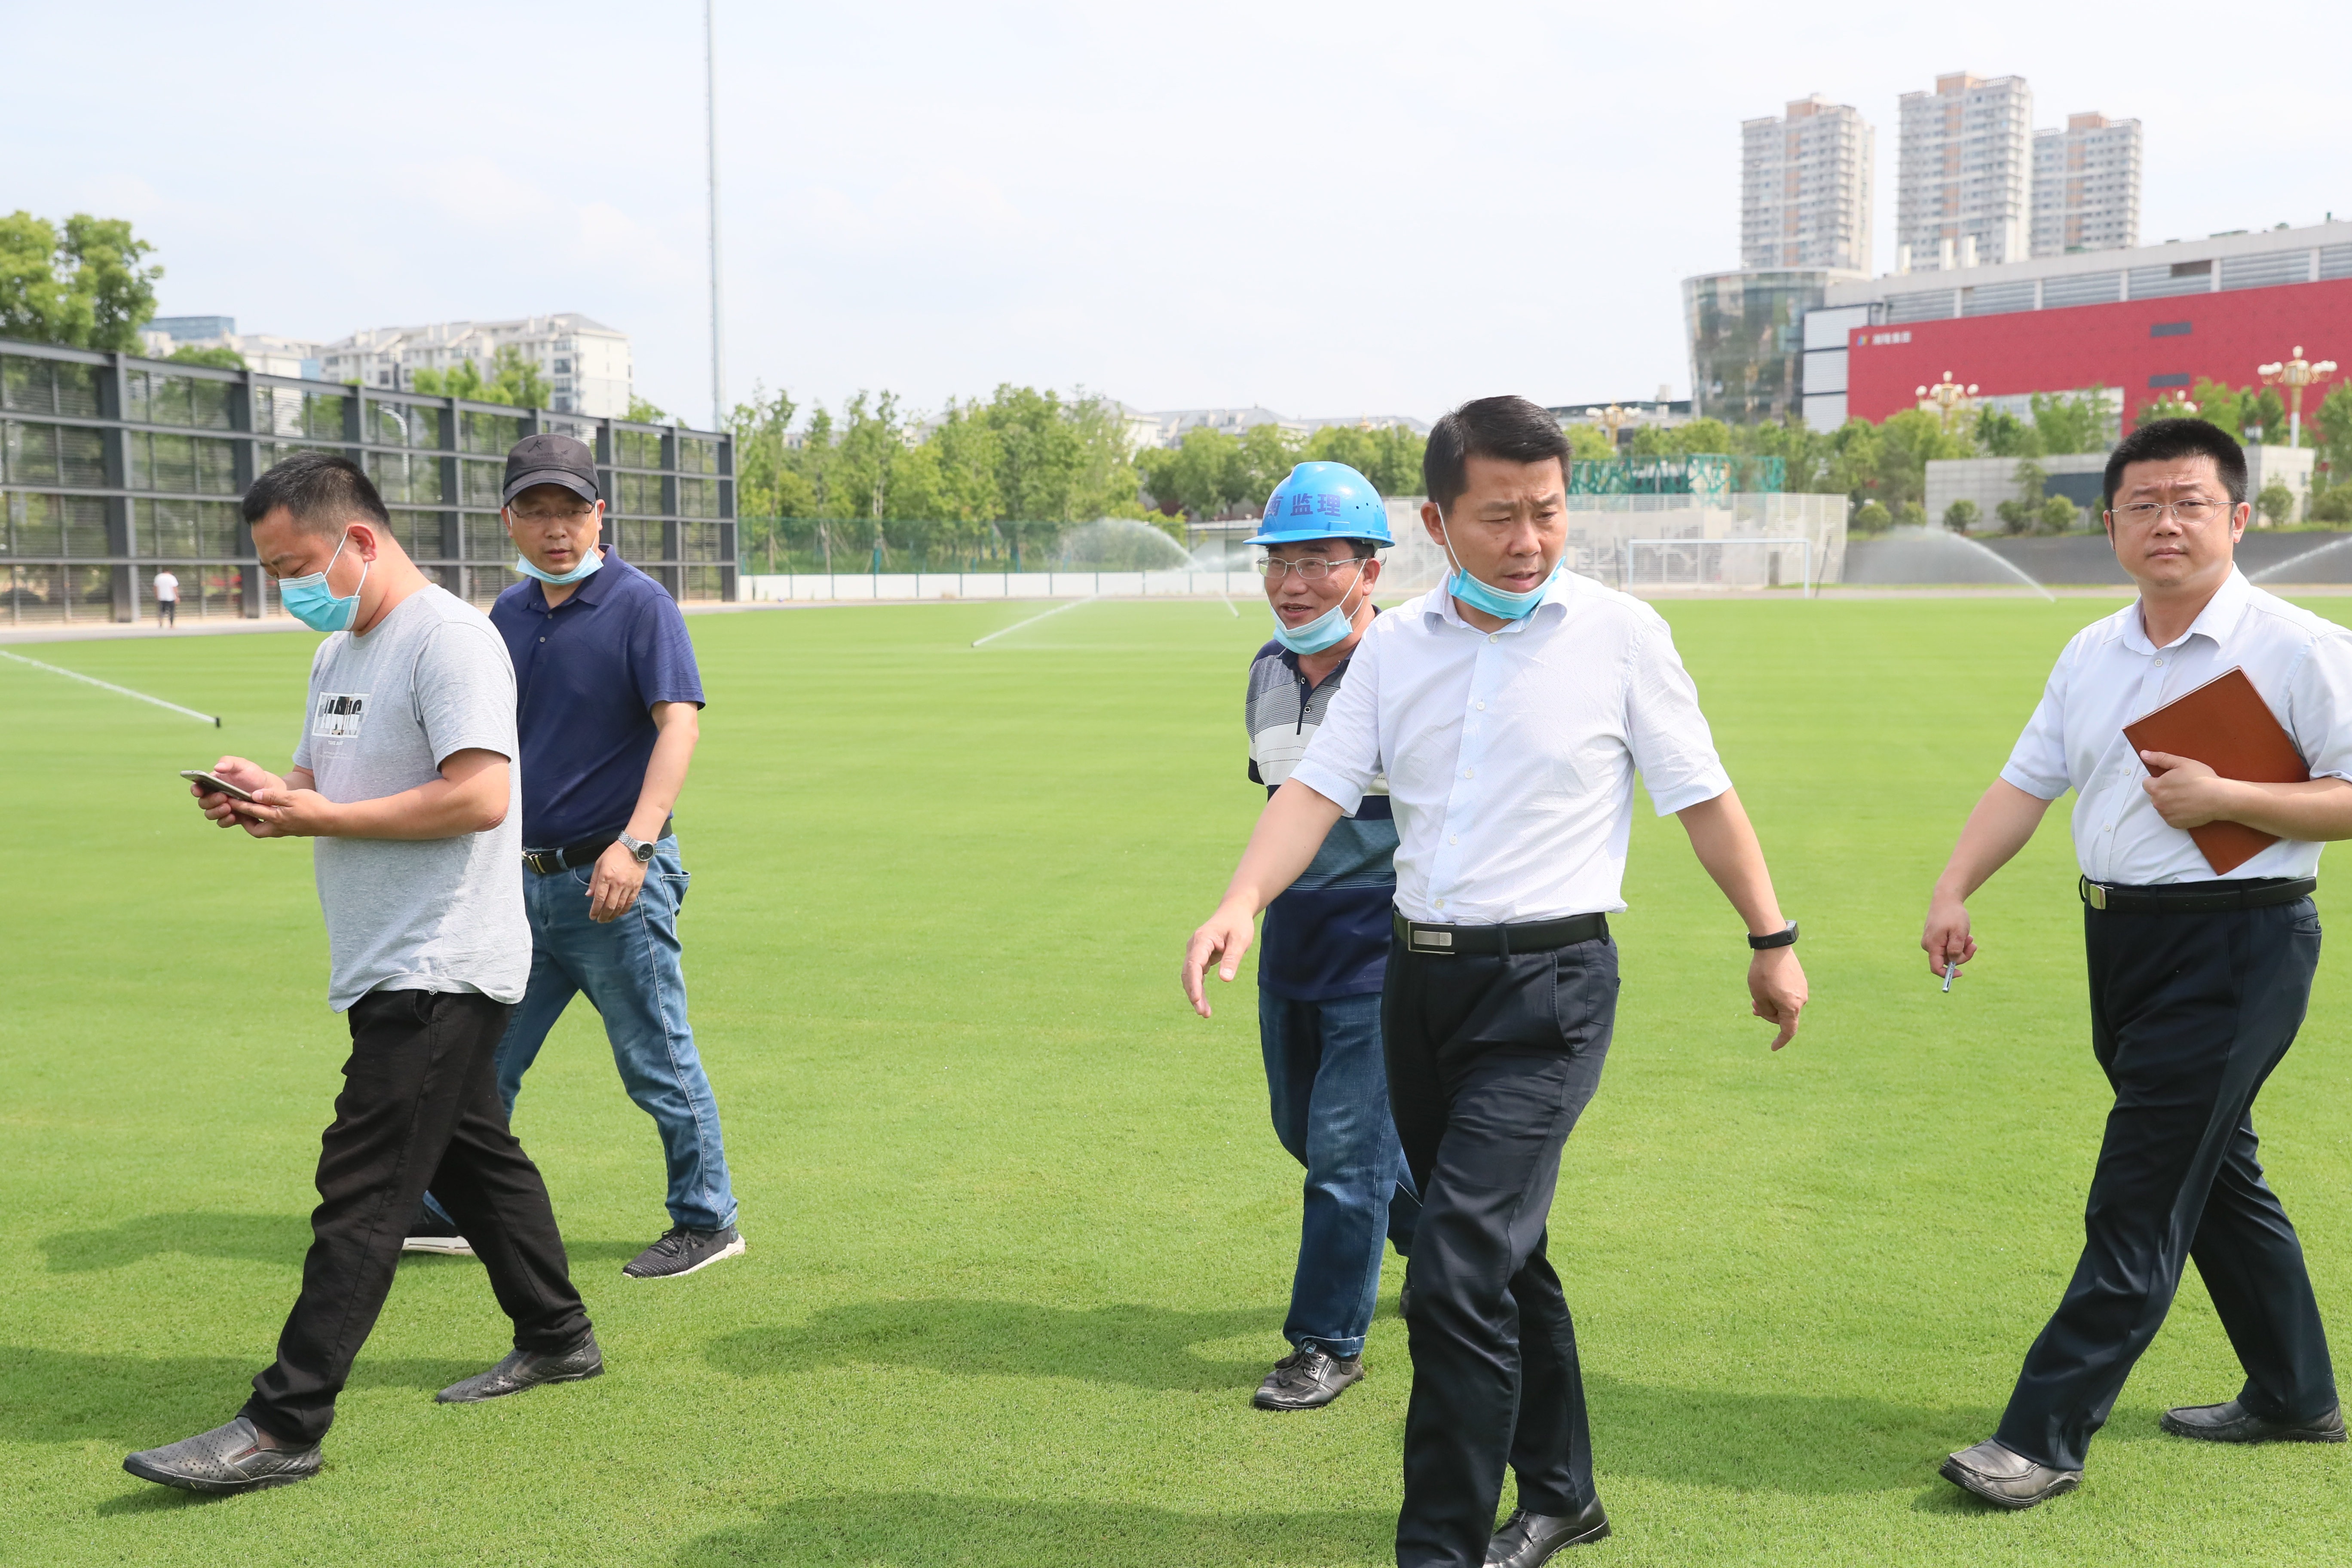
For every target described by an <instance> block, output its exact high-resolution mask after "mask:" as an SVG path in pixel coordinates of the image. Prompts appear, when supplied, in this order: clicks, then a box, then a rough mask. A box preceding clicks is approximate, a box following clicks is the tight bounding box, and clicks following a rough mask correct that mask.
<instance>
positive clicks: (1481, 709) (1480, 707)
mask: <svg viewBox="0 0 2352 1568" xmlns="http://www.w3.org/2000/svg"><path fill="white" fill-rule="evenodd" d="M1478 711H1479V712H1481V713H1484V712H1485V711H1486V704H1485V703H1484V702H1481V703H1479V704H1478Z"/></svg>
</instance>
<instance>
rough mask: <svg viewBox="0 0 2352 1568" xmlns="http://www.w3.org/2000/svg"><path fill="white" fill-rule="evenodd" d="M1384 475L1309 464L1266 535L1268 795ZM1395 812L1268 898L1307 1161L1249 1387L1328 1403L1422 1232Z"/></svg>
mask: <svg viewBox="0 0 2352 1568" xmlns="http://www.w3.org/2000/svg"><path fill="white" fill-rule="evenodd" d="M1249 542H1250V543H1252V544H1258V545H1263V546H1265V560H1263V561H1261V562H1260V563H1258V566H1259V569H1260V570H1261V571H1262V572H1263V573H1264V574H1265V596H1266V600H1267V603H1268V605H1269V606H1270V607H1271V608H1272V609H1273V611H1274V640H1273V641H1271V642H1269V643H1267V644H1266V645H1265V647H1262V648H1260V649H1258V651H1257V658H1255V660H1254V661H1253V662H1252V663H1251V665H1250V673H1249V695H1248V697H1247V699H1246V708H1245V711H1246V715H1247V722H1248V726H1249V753H1250V765H1249V776H1250V782H1252V783H1253V784H1264V785H1265V788H1266V792H1267V793H1268V794H1269V795H1271V794H1272V793H1273V792H1274V791H1275V790H1276V789H1278V788H1280V787H1281V785H1282V784H1283V781H1284V780H1286V779H1287V778H1289V777H1290V770H1291V769H1292V767H1294V766H1295V765H1297V762H1298V759H1299V758H1300V757H1302V756H1304V755H1305V754H1306V752H1307V742H1309V741H1310V740H1312V739H1314V737H1315V730H1316V726H1317V725H1318V724H1320V723H1321V722H1322V721H1323V715H1324V713H1325V712H1326V711H1327V710H1328V709H1329V708H1330V706H1331V700H1332V699H1333V698H1334V697H1336V696H1338V695H1339V683H1340V681H1341V680H1342V679H1344V678H1345V676H1346V675H1347V671H1348V659H1349V656H1350V655H1351V654H1353V653H1354V652H1355V650H1356V644H1357V643H1358V641H1360V639H1361V638H1362V637H1363V635H1364V628H1365V627H1366V626H1370V625H1371V624H1372V616H1373V609H1372V584H1374V583H1375V582H1377V581H1378V580H1379V578H1380V574H1381V563H1379V562H1378V561H1376V560H1374V559H1373V558H1372V556H1373V552H1374V551H1376V550H1377V549H1379V548H1380V547H1381V545H1383V544H1388V543H1390V542H1392V541H1391V536H1390V533H1389V519H1388V509H1387V508H1386V507H1385V506H1383V505H1382V504H1381V498H1380V496H1379V495H1378V494H1377V493H1376V492H1375V491H1374V490H1373V489H1372V486H1371V482H1370V480H1368V479H1365V478H1364V476H1363V475H1361V474H1360V473H1358V472H1357V471H1356V470H1355V469H1353V468H1349V467H1347V466H1346V465H1345V464H1342V463H1301V464H1299V465H1298V466H1297V468H1294V469H1292V470H1291V473H1290V476H1289V477H1288V478H1287V479H1284V480H1283V481H1282V483H1281V484H1279V485H1277V486H1276V487H1275V491H1274V495H1273V497H1272V498H1271V499H1270V500H1267V502H1266V505H1265V519H1264V521H1263V522H1262V524H1261V526H1260V528H1259V531H1258V532H1257V534H1256V536H1255V538H1253V539H1251V540H1250V541H1249ZM1396 847H1397V834H1396V822H1395V820H1394V819H1393V818H1392V817H1391V816H1390V814H1389V797H1388V790H1387V788H1386V786H1385V785H1382V784H1374V785H1373V786H1372V787H1371V788H1370V790H1367V791H1366V792H1365V795H1364V800H1363V804H1362V805H1360V806H1359V807H1358V808H1357V810H1356V811H1355V813H1354V814H1353V815H1352V816H1349V817H1346V818H1343V819H1342V820H1340V821H1339V822H1338V823H1336V824H1334V825H1333V826H1332V829H1331V832H1330V835H1329V837H1326V838H1325V839H1324V841H1323V847H1322V848H1321V849H1320V850H1318V852H1317V854H1316V857H1315V862H1314V864H1313V865H1311V866H1309V867H1308V868H1307V870H1306V872H1305V874H1304V875H1302V876H1301V877H1300V878H1299V879H1298V880H1297V881H1296V882H1294V883H1292V884H1291V886H1290V889H1289V890H1288V891H1287V892H1286V893H1284V894H1283V895H1282V896H1281V897H1280V898H1278V899H1276V900H1274V902H1273V903H1272V904H1270V905H1268V906H1267V908H1266V911H1265V943H1264V945H1263V946H1261V947H1260V948H1259V950H1258V964H1257V996H1258V1041H1259V1045H1260V1047H1261V1048H1262V1050H1263V1052H1264V1054H1265V1082H1266V1093H1267V1098H1268V1100H1270V1101H1271V1102H1272V1105H1273V1110H1274V1130H1275V1135H1276V1137H1277V1138H1279V1139H1281V1141H1282V1146H1283V1147H1284V1148H1285V1149H1286V1150H1288V1151H1289V1152H1290V1153H1291V1156H1292V1158H1294V1159H1296V1160H1297V1162H1298V1163H1300V1164H1302V1165H1304V1166H1306V1167H1307V1182H1306V1191H1305V1205H1304V1208H1305V1212H1304V1214H1303V1215H1302V1216H1301V1220H1300V1225H1299V1231H1298V1267H1297V1272H1296V1273H1295V1274H1294V1276H1293V1277H1292V1280H1291V1287H1290V1313H1289V1316H1288V1317H1287V1318H1286V1320H1285V1321H1284V1322H1283V1325H1282V1333H1283V1337H1284V1338H1285V1339H1286V1340H1288V1341H1289V1342H1290V1346H1291V1350H1290V1353H1289V1354H1288V1355H1286V1356H1285V1357H1283V1358H1282V1359H1281V1360H1280V1361H1278V1362H1276V1363H1275V1364H1274V1370H1273V1371H1272V1372H1271V1373H1267V1374H1266V1378H1265V1382H1264V1383H1263V1384H1260V1385H1259V1387H1258V1391H1257V1394H1256V1396H1255V1399H1254V1400H1253V1401H1252V1403H1253V1404H1255V1405H1257V1406H1258V1408H1259V1409H1261V1410H1316V1409H1319V1408H1321V1407H1322V1406H1324V1405H1328V1404H1330V1403H1331V1402H1332V1401H1333V1400H1335V1399H1337V1398H1339V1395H1340V1394H1342V1393H1344V1392H1345V1391H1346V1390H1347V1388H1348V1385H1349V1384H1352V1383H1355V1382H1356V1381H1358V1380H1359V1379H1360V1378H1361V1377H1362V1376H1363V1375H1364V1363H1363V1355H1364V1336H1365V1334H1366V1333H1367V1331H1370V1328H1371V1323H1372V1307H1373V1304H1374V1302H1375V1301H1376V1300H1378V1299H1379V1294H1380V1287H1381V1252H1382V1246H1383V1243H1384V1242H1386V1241H1389V1240H1393V1241H1394V1242H1395V1243H1396V1247H1397V1250H1398V1251H1399V1252H1402V1251H1404V1250H1406V1249H1407V1248H1408V1247H1411V1246H1412V1226H1413V1219H1414V1216H1415V1215H1418V1214H1419V1212H1420V1208H1421V1205H1420V1204H1419V1203H1418V1202H1417V1201H1416V1200H1415V1199H1414V1197H1413V1195H1412V1177H1411V1175H1410V1174H1409V1173H1407V1170H1406V1166H1405V1161H1404V1151H1403V1149H1402V1146H1401V1145H1400V1144H1399V1142H1398V1141H1397V1132H1396V1123H1395V1121H1394V1120H1393V1119H1392V1118H1391V1115H1390V1112H1389V1079H1388V1069H1387V1068H1386V1066H1385V1065H1384V1064H1383V1062H1382V1060H1381V976H1382V974H1383V973H1384V972H1385V971H1386V969H1387V966H1388V958H1389V905H1390V901H1391V900H1393V899H1394V898H1395V897H1396V866H1395V857H1396Z"/></svg>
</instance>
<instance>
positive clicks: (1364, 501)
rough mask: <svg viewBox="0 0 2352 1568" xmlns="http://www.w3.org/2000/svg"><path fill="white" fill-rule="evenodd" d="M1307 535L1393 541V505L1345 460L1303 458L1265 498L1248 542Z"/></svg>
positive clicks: (1295, 539) (1284, 540)
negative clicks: (1388, 505) (1323, 461)
mask: <svg viewBox="0 0 2352 1568" xmlns="http://www.w3.org/2000/svg"><path fill="white" fill-rule="evenodd" d="M1307 539H1369V540H1371V541H1373V542H1375V543H1379V544H1394V543H1395V542H1396V540H1395V539H1394V538H1393V537H1392V536H1391V534H1390V532H1389V509H1388V508H1387V507H1386V506H1384V505H1383V504H1381V492H1380V491H1378V490H1376V489H1372V481H1371V480H1370V479H1366V478H1364V476H1363V475H1361V474H1360V473H1358V472H1356V470H1355V469H1353V468H1349V467H1348V465H1347V464H1345V463H1301V464H1299V465H1298V466H1297V468H1293V469H1291V470H1290V473H1289V476H1288V477H1287V478H1286V479H1284V480H1283V481H1282V483H1280V484H1278V485H1276V486H1275V487H1274V493H1273V494H1272V495H1270V496H1268V497H1266V498H1265V516H1264V517H1262V518H1260V519H1258V531H1257V532H1256V534H1255V535H1254V536H1253V537H1251V538H1248V539H1245V540H1244V541H1242V542H1243V543H1244V544H1297V542H1300V541H1301V540H1307Z"/></svg>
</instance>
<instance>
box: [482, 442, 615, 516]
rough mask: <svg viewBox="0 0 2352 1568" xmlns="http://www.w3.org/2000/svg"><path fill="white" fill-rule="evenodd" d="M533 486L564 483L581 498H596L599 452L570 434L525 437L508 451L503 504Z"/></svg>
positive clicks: (501, 504) (510, 503) (508, 504)
mask: <svg viewBox="0 0 2352 1568" xmlns="http://www.w3.org/2000/svg"><path fill="white" fill-rule="evenodd" d="M533 485H562V487H563V488H564V489H568V490H570V491H572V493H573V494H574V495H576V496H578V497H579V498H580V499H581V500H597V499H598V497H597V494H596V454H595V453H593V452H591V451H590V450H589V449H588V445H587V443H586V442H584V441H575V440H573V439H572V437H569V436H526V437H523V438H522V439H521V440H520V441H518V442H516V443H515V447H514V450H513V451H511V452H509V453H508V454H507V486H506V489H505V491H504V492H503V494H502V495H501V497H500V499H499V505H500V506H512V505H513V504H514V499H515V497H517V496H519V495H520V494H522V492H523V491H525V490H527V489H530V487H531V486H533Z"/></svg>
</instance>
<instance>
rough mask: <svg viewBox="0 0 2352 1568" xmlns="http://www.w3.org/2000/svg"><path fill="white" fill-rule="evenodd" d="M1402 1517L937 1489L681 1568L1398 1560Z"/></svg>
mask: <svg viewBox="0 0 2352 1568" xmlns="http://www.w3.org/2000/svg"><path fill="white" fill-rule="evenodd" d="M1395 1541H1396V1517H1395V1515H1394V1514H1392V1513H1391V1512H1389V1511H1387V1510H1370V1509H1367V1510H1357V1511H1351V1512H1347V1513H1182V1512H1179V1511H1177V1510H1173V1509H1164V1508H1138V1507H1135V1506H1133V1505H1131V1504H1126V1505H1110V1504H1104V1503H1096V1502H1066V1503H1041V1502H1025V1501H1012V1500H1005V1499H1001V1498H959V1497H941V1496H939V1495H937V1494H935V1493H930V1492H905V1493H896V1494H888V1493H884V1494H876V1495H870V1496H861V1497H832V1498H810V1499H807V1500H803V1501H799V1502H792V1503H786V1504H785V1505H784V1506H783V1507H782V1508H780V1509H777V1510H775V1511H774V1512H772V1513H771V1514H770V1515H768V1517H767V1518H766V1519H765V1520H762V1521H761V1522H760V1523H758V1524H755V1525H751V1526H749V1527H748V1528H745V1529H741V1530H722V1531H718V1532H716V1533H714V1534H710V1535H706V1536H703V1537H701V1538H700V1539H698V1540H696V1541H693V1542H688V1544H687V1546H686V1548H685V1549H684V1550H683V1551H681V1552H679V1553H678V1555H677V1563H678V1568H725V1565H727V1564H733V1563H770V1564H775V1565H777V1568H796V1565H798V1564H802V1563H811V1564H814V1563H856V1564H860V1565H864V1564H878V1563H888V1564H889V1565H890V1568H908V1565H912V1564H917V1563H956V1564H959V1565H960V1568H1172V1565H1179V1564H1181V1565H1182V1568H1206V1565H1208V1564H1216V1563H1232V1564H1236V1565H1238V1564H1244V1563H1265V1564H1273V1563H1281V1564H1284V1565H1286V1568H1339V1565H1340V1564H1367V1565H1370V1564H1381V1563H1393V1562H1394V1561H1395V1560H1396V1558H1395V1552H1396V1546H1395Z"/></svg>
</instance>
